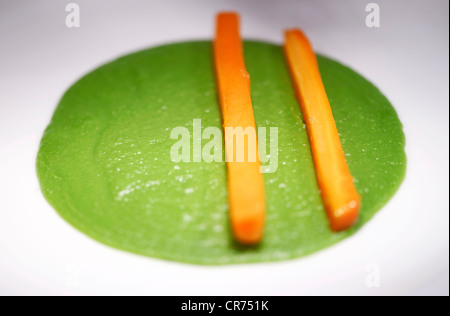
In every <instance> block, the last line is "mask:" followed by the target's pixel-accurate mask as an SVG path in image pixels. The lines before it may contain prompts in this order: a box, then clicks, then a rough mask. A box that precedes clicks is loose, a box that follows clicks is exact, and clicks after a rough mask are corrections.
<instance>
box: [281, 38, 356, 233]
mask: <svg viewBox="0 0 450 316" xmlns="http://www.w3.org/2000/svg"><path fill="white" fill-rule="evenodd" d="M284 48H285V54H286V58H287V60H288V64H289V69H290V72H291V76H292V79H293V81H294V86H295V89H296V92H297V97H298V99H299V103H300V107H301V110H302V112H303V117H304V120H305V124H306V128H307V131H308V136H309V141H310V144H311V151H312V156H313V160H314V166H315V169H316V177H317V182H318V184H319V187H320V190H321V194H322V199H323V203H324V205H325V209H326V211H327V215H328V219H329V222H330V226H331V229H332V230H334V231H340V230H344V229H347V228H349V227H350V226H352V225H353V224H354V223H355V221H356V220H357V218H358V213H359V208H360V204H361V198H360V196H359V194H358V192H357V191H356V188H355V186H354V184H353V177H352V176H351V174H350V171H349V169H348V166H347V163H346V161H345V155H344V151H343V149H342V145H341V142H340V139H339V134H338V131H337V128H336V123H335V121H334V118H333V113H332V112H331V107H330V103H329V101H328V98H327V95H326V92H325V88H324V86H323V83H322V78H321V76H320V73H319V67H318V63H317V59H316V55H315V54H314V51H313V49H312V47H311V44H310V43H309V41H308V39H307V38H306V36H305V35H304V34H303V32H301V31H300V30H288V31H287V32H286V33H285V47H284Z"/></svg>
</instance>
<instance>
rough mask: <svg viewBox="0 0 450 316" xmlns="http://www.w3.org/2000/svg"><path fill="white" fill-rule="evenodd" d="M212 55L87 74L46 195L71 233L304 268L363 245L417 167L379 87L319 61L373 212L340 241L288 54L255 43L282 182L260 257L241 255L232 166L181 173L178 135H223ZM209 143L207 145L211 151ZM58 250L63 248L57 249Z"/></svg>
mask: <svg viewBox="0 0 450 316" xmlns="http://www.w3.org/2000/svg"><path fill="white" fill-rule="evenodd" d="M211 48H212V47H211V43H210V42H189V43H180V44H173V45H167V46H161V47H156V48H153V49H149V50H145V51H142V52H138V53H135V54H132V55H129V56H126V57H123V58H121V59H119V60H116V61H114V62H112V63H110V64H107V65H105V66H103V67H100V68H99V69H97V70H95V71H93V72H92V73H90V74H88V75H87V76H85V77H84V78H82V79H81V80H80V81H78V82H77V83H75V84H74V85H73V86H72V87H71V88H70V89H69V90H68V91H67V93H66V94H65V95H64V97H63V98H62V100H61V102H60V104H59V106H58V108H57V110H56V112H55V114H54V117H53V119H52V122H51V124H50V125H49V127H48V128H47V130H46V132H45V135H44V137H43V139H42V143H41V148H40V151H39V155H38V160H37V170H38V176H39V181H40V183H41V187H42V191H43V193H44V195H45V197H46V198H47V200H48V201H49V202H50V204H51V205H52V206H53V207H54V208H55V209H56V210H57V211H58V213H59V214H60V215H61V216H62V217H63V218H64V219H66V220H67V221H68V222H69V223H70V224H72V225H73V226H74V227H76V228H77V229H79V230H80V231H82V232H84V233H86V234H87V235H89V236H91V237H92V238H94V239H96V240H98V241H100V242H103V243H105V244H108V245H110V246H113V247H117V248H120V249H124V250H127V251H131V252H135V253H139V254H143V255H147V256H151V257H156V258H163V259H169V260H176V261H182V262H190V263H197V264H229V263H241V262H259V261H276V260H283V259H288V258H296V257H300V256H303V255H306V254H309V253H312V252H314V251H317V250H319V249H322V248H324V247H327V246H330V245H332V244H334V243H336V242H338V241H340V240H342V239H343V238H345V237H347V236H349V235H351V234H353V233H354V232H355V231H356V230H357V229H358V228H360V227H361V226H362V225H363V224H364V223H366V222H367V221H368V220H369V219H370V218H371V217H372V216H373V215H374V214H375V213H376V212H377V211H378V210H379V209H380V208H381V207H382V206H383V205H384V204H385V203H386V202H387V201H388V200H389V199H390V197H391V196H392V195H393V194H394V193H395V191H396V190H397V188H398V187H399V185H400V183H401V182H402V180H403V177H404V174H405V168H406V158H405V153H404V143H405V139H404V135H403V132H402V126H401V123H400V121H399V120H398V117H397V115H396V112H395V110H394V109H393V108H392V106H391V105H390V104H389V102H388V101H387V100H386V98H385V97H384V96H383V95H382V94H381V93H380V92H379V91H378V90H377V88H375V87H374V86H373V85H372V84H371V83H369V82H368V81H366V80H365V79H364V78H362V77H361V76H359V75H358V74H356V73H355V72H353V71H352V70H350V69H349V68H347V67H345V66H343V65H341V64H339V63H337V62H335V61H332V60H330V59H326V58H324V57H319V63H320V70H321V73H322V76H323V80H324V84H325V87H326V90H327V93H328V96H329V99H330V102H331V105H332V109H333V114H334V116H335V120H336V123H337V126H338V130H339V133H340V135H341V140H342V144H343V147H344V151H345V152H346V155H347V161H348V164H349V167H350V170H351V172H352V174H353V176H354V178H355V181H356V186H357V189H358V190H359V192H360V193H361V195H362V209H361V216H360V220H359V223H358V225H357V226H356V227H354V228H352V229H351V230H349V231H346V232H342V233H332V232H331V231H330V229H329V228H328V222H327V219H326V216H325V212H324V210H323V207H322V204H321V200H320V196H319V191H318V187H317V184H316V180H315V175H314V167H313V163H312V158H311V153H310V149H309V143H308V138H307V134H306V131H305V128H304V124H303V122H302V116H301V112H300V109H299V106H298V103H297V101H296V99H295V96H294V92H293V89H292V84H291V80H290V78H289V74H288V71H287V68H286V65H285V61H284V57H283V53H282V49H281V48H280V47H279V46H274V45H271V44H265V43H260V42H246V43H245V58H246V64H247V69H248V72H249V73H250V76H251V89H252V100H253V107H254V112H255V118H256V123H257V125H258V126H266V127H278V130H279V136H278V138H279V140H278V141H279V157H278V170H277V172H275V173H271V174H265V175H264V179H265V185H266V198H267V223H266V233H265V237H264V241H263V242H262V244H261V245H259V246H258V247H254V248H242V247H239V246H237V245H235V244H234V243H233V240H232V237H231V234H230V231H229V223H228V215H227V191H226V166H225V163H216V162H213V163H206V162H198V163H194V162H191V163H183V162H181V163H174V162H172V161H171V159H170V148H171V146H172V145H173V144H174V142H175V141H176V140H173V139H170V131H171V129H172V128H174V127H177V126H185V127H187V128H189V129H192V123H193V119H202V126H203V128H204V127H206V126H216V127H220V126H221V118H220V112H219V105H218V103H217V96H216V91H215V81H214V71H213V67H212V50H211ZM207 141H208V140H204V143H205V142H207ZM55 238H57V236H55Z"/></svg>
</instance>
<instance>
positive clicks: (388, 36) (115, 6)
mask: <svg viewBox="0 0 450 316" xmlns="http://www.w3.org/2000/svg"><path fill="white" fill-rule="evenodd" d="M69 2H70V1H61V0H52V1H46V0H39V1H37V0H36V1H24V0H21V1H17V0H15V1H12V0H10V1H5V0H0V294H9V295H10V294H13V295H15V294H62V295H66V294H153V295H155V294H156V295H157V294H161V295H163V294H164V295H167V294H177V295H188V294H190V295H197V294H207V295H216V294H223V295H246V294H252V295H261V294H265V295H291V294H295V295H300V294H360V295H386V294H387V295H392V294H395V295H403V294H407V295H408V294H412V295H417V294H419V295H421V294H429V295H432V294H441V295H442V294H445V295H448V293H449V283H448V282H449V215H448V212H449V195H448V190H449V178H448V172H449V168H448V166H449V155H448V153H449V146H448V145H449V138H448V137H449V136H448V135H449V121H448V115H449V89H448V83H449V82H448V81H449V80H448V78H449V77H448V75H449V74H448V68H449V64H448V56H449V55H448V54H449V42H448V36H449V34H448V33H449V27H448V21H449V16H448V14H449V13H448V12H449V8H448V1H446V0H442V1H439V0H430V1H425V0H423V1H411V0H408V1H399V0H395V1H394V0H389V1H384V0H383V1H373V2H376V3H378V4H379V5H380V7H381V27H380V28H367V27H366V25H365V18H366V15H367V13H366V12H365V6H366V4H367V3H369V1H362V0H354V1H353V0H352V1H324V0H322V1H317V0H315V1H293V0H290V1H289V0H284V1H282V0H279V1H274V0H271V1H267V0H254V1H253V0H251V1H250V0H244V1H243V0H236V1H231V0H229V1H208V0H196V1H188V0H177V1H174V0H165V1H137V0H131V1H130V0H127V1H125V0H123V1H117V0H108V1H106V0H96V1H89V0H83V1H81V0H78V1H73V2H76V3H78V4H79V5H80V8H81V27H80V28H77V29H69V28H67V27H66V25H65V18H66V14H67V13H66V12H65V7H66V4H68V3H69ZM230 9H231V10H237V11H239V12H240V13H241V17H242V21H243V26H242V27H243V29H242V32H243V35H244V36H245V37H247V38H256V39H262V40H267V41H272V42H276V43H281V40H282V30H283V29H285V28H288V27H301V28H303V29H304V30H305V31H306V32H307V34H308V35H309V37H310V38H311V40H312V42H313V45H314V46H315V48H316V50H317V51H319V52H321V53H324V54H326V55H328V56H331V57H333V58H335V59H337V60H340V61H342V62H344V63H345V64H347V65H350V66H351V67H352V68H354V69H356V70H357V71H358V72H360V73H362V74H363V75H364V76H366V77H367V78H368V79H370V80H371V81H373V82H374V83H375V84H376V85H377V86H378V87H379V88H380V89H381V90H382V91H383V92H384V93H385V94H386V96H387V97H388V98H389V99H390V100H391V102H392V103H393V104H394V106H395V107H396V109H397V111H398V113H399V116H400V118H401V120H402V122H403V124H404V130H405V133H406V138H407V154H408V172H407V176H406V179H405V182H404V183H403V185H402V187H401V189H400V190H399V192H398V193H397V194H396V196H395V197H394V198H393V199H392V200H391V201H390V203H389V204H388V205H387V206H386V207H385V208H384V209H383V210H382V211H381V212H380V213H379V215H377V216H376V217H375V218H374V219H373V220H372V221H371V222H370V223H369V224H368V225H367V226H365V227H364V228H363V229H362V230H361V231H360V232H359V233H357V234H356V235H355V236H353V237H352V238H350V239H348V240H346V241H344V242H342V243H340V244H339V245H337V246H334V247H332V248H329V249H327V250H325V251H322V252H320V253H317V254H315V255H312V256H310V257H307V258H303V259H298V260H292V261H287V262H281V263H272V264H253V265H238V266H227V267H201V266H191V265H185V264H178V263H172V262H165V261H160V260H155V259H150V258H145V257H140V256H136V255H133V254H128V253H125V252H122V251H118V250H115V249H112V248H109V247H106V246H103V245H101V244H99V243H97V242H95V241H92V240H91V239H89V238H88V237H86V236H85V235H83V234H82V233H80V232H78V231H76V230H75V229H73V228H72V227H71V226H70V225H68V224H67V223H66V222H64V221H63V220H62V219H61V218H60V217H59V216H58V215H57V213H56V212H55V211H54V210H53V209H52V208H51V207H50V206H49V205H48V204H47V202H46V201H45V200H44V198H43V197H42V195H41V193H40V190H39V185H38V182H37V179H36V174H35V158H36V153H37V150H38V144H39V140H40V138H41V136H42V133H43V131H44V129H45V127H46V125H47V124H48V122H49V120H50V118H51V115H52V113H53V111H54V109H55V107H56V104H57V102H58V100H59V98H60V97H61V95H62V94H63V92H64V91H65V90H66V89H67V88H68V87H69V86H70V85H71V84H72V83H74V81H76V80H77V79H78V78H79V77H80V76H82V75H83V74H85V73H87V72H89V71H91V70H92V69H94V68H96V67H97V66H99V65H100V64H103V63H105V62H107V61H109V60H111V59H114V58H116V57H118V56H120V55H122V54H126V53H129V52H131V51H135V50H139V49H142V48H146V47H149V46H154V45H157V44H161V43H168V42H174V41H182V40H187V39H208V38H211V37H212V34H213V27H214V25H213V21H214V15H215V13H216V12H217V11H219V10H230ZM370 267H375V268H376V269H378V271H379V276H380V287H376V288H371V287H369V286H367V282H366V281H367V278H368V277H370V274H369V272H368V271H367V269H368V268H370ZM369 284H370V283H369Z"/></svg>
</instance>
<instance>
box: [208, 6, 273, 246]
mask: <svg viewBox="0 0 450 316" xmlns="http://www.w3.org/2000/svg"><path fill="white" fill-rule="evenodd" d="M214 63H215V70H216V79H217V85H218V93H219V101H220V108H221V112H222V118H223V126H224V129H225V152H226V155H227V172H228V199H229V205H230V221H231V227H232V230H233V235H234V238H235V240H236V241H238V242H240V243H242V244H249V245H251V244H256V243H258V242H259V241H261V239H262V236H263V231H264V222H265V208H266V206H265V194H264V182H263V176H262V174H261V172H260V165H261V163H260V161H259V158H258V155H257V150H258V149H257V142H256V126H255V119H254V116H253V108H252V102H251V99H250V78H249V75H248V73H247V70H246V68H245V64H244V57H243V50H242V41H241V38H240V35H239V17H238V15H237V14H235V13H220V14H219V15H218V16H217V29H216V36H215V39H214ZM230 128H242V129H244V130H245V129H246V128H252V129H253V131H254V132H255V134H254V138H253V139H251V137H248V138H247V141H246V145H247V146H245V145H244V146H242V147H237V145H236V143H237V142H235V141H234V138H235V137H237V136H235V135H233V134H232V133H229V132H227V131H229V129H230ZM252 145H253V146H255V147H253V148H256V155H255V156H256V157H253V159H252V158H251V156H252V155H251V154H252V153H251V152H250V150H249V148H251V146H252ZM242 151H244V152H242ZM240 154H242V155H243V157H244V158H246V159H244V160H243V161H241V162H239V161H237V157H238V156H239V155H240Z"/></svg>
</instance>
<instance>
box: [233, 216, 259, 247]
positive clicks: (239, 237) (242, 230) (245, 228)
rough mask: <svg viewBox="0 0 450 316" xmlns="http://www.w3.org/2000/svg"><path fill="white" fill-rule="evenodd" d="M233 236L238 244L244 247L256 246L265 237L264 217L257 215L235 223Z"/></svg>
mask: <svg viewBox="0 0 450 316" xmlns="http://www.w3.org/2000/svg"><path fill="white" fill-rule="evenodd" d="M232 225H233V235H234V238H235V240H236V241H237V242H239V243H241V244H243V245H249V246H250V245H256V244H258V243H259V242H260V241H261V240H262V237H263V233H264V232H263V228H264V217H263V216H260V215H259V214H257V215H256V216H254V217H250V218H246V219H242V220H236V221H234V222H233V224H232Z"/></svg>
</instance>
